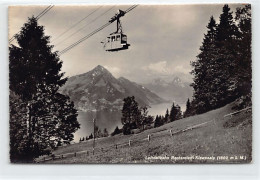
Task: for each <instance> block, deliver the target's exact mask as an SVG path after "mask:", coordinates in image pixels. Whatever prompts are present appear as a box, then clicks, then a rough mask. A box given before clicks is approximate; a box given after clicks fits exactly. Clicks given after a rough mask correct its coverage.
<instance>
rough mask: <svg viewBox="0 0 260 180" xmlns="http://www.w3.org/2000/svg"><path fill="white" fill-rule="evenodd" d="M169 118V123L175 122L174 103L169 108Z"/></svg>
mask: <svg viewBox="0 0 260 180" xmlns="http://www.w3.org/2000/svg"><path fill="white" fill-rule="evenodd" d="M169 118H170V121H171V122H173V121H175V120H176V109H175V106H174V102H173V103H172V107H171V111H170V116H169Z"/></svg>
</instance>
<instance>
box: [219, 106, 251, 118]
mask: <svg viewBox="0 0 260 180" xmlns="http://www.w3.org/2000/svg"><path fill="white" fill-rule="evenodd" d="M251 110H252V107H247V108H244V109H241V110H239V111H236V112H233V113H229V114H226V115H224V118H225V117H228V116H230V117H232V116H233V115H236V114H238V113H241V112H243V111H246V112H249V111H251Z"/></svg>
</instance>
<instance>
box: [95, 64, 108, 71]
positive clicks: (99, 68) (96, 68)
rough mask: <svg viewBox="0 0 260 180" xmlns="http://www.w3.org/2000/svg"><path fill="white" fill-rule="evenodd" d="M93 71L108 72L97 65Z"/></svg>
mask: <svg viewBox="0 0 260 180" xmlns="http://www.w3.org/2000/svg"><path fill="white" fill-rule="evenodd" d="M93 70H97V71H104V70H106V71H108V70H107V69H106V68H104V67H103V66H101V65H97V66H96V67H95V68H94V69H93Z"/></svg>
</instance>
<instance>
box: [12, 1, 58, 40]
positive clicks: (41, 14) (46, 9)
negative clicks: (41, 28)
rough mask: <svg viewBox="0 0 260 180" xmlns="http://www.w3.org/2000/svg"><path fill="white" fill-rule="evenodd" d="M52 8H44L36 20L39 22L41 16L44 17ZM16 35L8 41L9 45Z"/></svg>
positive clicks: (51, 6) (50, 6)
mask: <svg viewBox="0 0 260 180" xmlns="http://www.w3.org/2000/svg"><path fill="white" fill-rule="evenodd" d="M53 7H54V5H49V6H48V7H47V8H45V9H44V10H43V11H42V12H41V13H40V14H38V15H37V16H36V17H35V18H36V19H37V20H39V19H40V18H41V17H42V16H44V15H45V14H46V13H47V12H49V11H50V10H51V9H52V8H53ZM16 35H17V33H16V34H14V35H13V36H12V37H11V38H10V39H9V43H11V42H12V41H13V40H15V36H16Z"/></svg>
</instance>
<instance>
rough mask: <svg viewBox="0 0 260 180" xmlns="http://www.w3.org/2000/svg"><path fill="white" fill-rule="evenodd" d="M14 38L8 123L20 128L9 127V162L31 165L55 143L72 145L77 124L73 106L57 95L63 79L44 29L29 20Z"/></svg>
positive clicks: (10, 51) (59, 64)
mask: <svg viewBox="0 0 260 180" xmlns="http://www.w3.org/2000/svg"><path fill="white" fill-rule="evenodd" d="M15 38H16V40H17V42H18V46H15V45H11V46H10V47H9V62H10V63H9V76H10V86H9V88H10V92H11V93H10V102H11V103H10V123H14V124H16V123H18V122H19V123H21V126H17V125H15V126H14V125H12V126H10V159H11V162H32V161H33V159H34V158H35V157H38V156H40V155H43V154H47V153H49V152H50V150H51V149H54V148H55V146H56V144H57V143H59V142H63V143H69V142H70V141H72V140H73V133H74V132H75V131H76V130H77V129H78V128H79V123H78V121H77V111H76V109H75V108H74V104H73V103H72V102H70V100H69V98H68V97H67V96H64V95H62V94H59V93H58V89H59V88H60V87H61V86H62V85H63V84H64V83H65V82H66V81H67V78H63V76H64V73H60V71H61V67H62V61H61V60H60V58H59V56H58V53H57V52H52V48H53V46H52V45H50V44H49V43H50V42H49V36H46V35H45V34H44V27H43V26H40V25H38V22H37V19H36V18H34V17H32V18H29V19H28V22H27V23H25V24H24V26H23V27H22V29H21V31H20V32H19V33H18V34H17V35H16V36H15ZM19 102H22V103H21V104H20V105H19V104H18V103H19ZM19 107H22V108H19ZM15 113H16V114H15ZM15 132H19V134H15ZM21 139H23V140H22V141H20V140H21Z"/></svg>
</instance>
